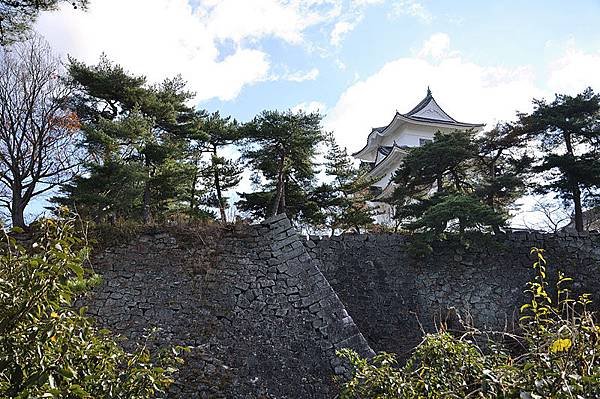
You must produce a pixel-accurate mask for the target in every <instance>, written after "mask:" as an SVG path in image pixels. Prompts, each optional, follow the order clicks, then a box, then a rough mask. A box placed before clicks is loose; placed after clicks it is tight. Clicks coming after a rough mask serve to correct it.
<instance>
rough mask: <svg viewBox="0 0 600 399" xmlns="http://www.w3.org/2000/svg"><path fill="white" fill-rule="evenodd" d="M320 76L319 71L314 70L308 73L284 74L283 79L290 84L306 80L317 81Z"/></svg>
mask: <svg viewBox="0 0 600 399" xmlns="http://www.w3.org/2000/svg"><path fill="white" fill-rule="evenodd" d="M318 76H319V70H318V69H317V68H312V69H311V70H309V71H306V72H302V71H298V72H292V73H287V74H284V75H283V76H282V77H281V79H282V80H289V81H290V82H304V81H305V80H315V79H316V78H317V77H318Z"/></svg>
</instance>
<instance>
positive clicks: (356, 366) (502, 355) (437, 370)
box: [338, 248, 600, 399]
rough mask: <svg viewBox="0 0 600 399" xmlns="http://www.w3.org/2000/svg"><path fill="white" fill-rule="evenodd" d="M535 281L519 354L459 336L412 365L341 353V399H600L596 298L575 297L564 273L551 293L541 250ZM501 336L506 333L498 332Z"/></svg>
mask: <svg viewBox="0 0 600 399" xmlns="http://www.w3.org/2000/svg"><path fill="white" fill-rule="evenodd" d="M532 252H533V253H535V254H536V255H537V261H536V262H535V264H534V269H535V270H536V277H535V279H534V280H533V281H531V282H529V283H528V288H527V290H526V292H527V293H528V294H529V295H530V301H529V303H526V304H524V305H523V306H522V307H521V314H522V316H521V318H520V327H521V329H520V333H519V334H520V335H518V336H517V335H512V334H511V337H512V338H516V339H517V340H518V341H519V343H520V344H521V348H522V349H521V350H520V351H519V353H516V354H515V353H514V351H511V350H510V348H508V347H506V345H503V344H502V343H501V342H500V343H499V342H489V343H488V344H487V347H486V348H485V350H483V349H481V348H480V347H479V346H478V345H477V342H482V341H483V339H484V338H485V337H484V336H483V335H482V336H480V337H478V336H477V333H471V334H465V335H463V336H461V337H454V336H452V335H450V334H449V333H446V332H441V333H437V334H429V335H427V336H425V338H424V340H423V342H422V343H421V344H420V345H419V346H418V347H417V348H416V350H415V353H414V354H413V355H412V357H411V358H410V359H409V360H408V362H407V363H406V365H405V366H403V367H400V366H399V365H398V364H397V362H396V359H395V357H394V355H391V354H387V353H381V354H378V355H376V356H375V357H373V358H372V359H364V358H361V357H360V356H358V355H357V354H356V353H355V352H353V351H351V350H348V349H344V350H341V351H339V352H338V354H339V356H341V357H342V358H344V359H346V360H347V361H348V362H349V363H350V365H351V366H352V367H353V370H354V373H353V376H352V378H351V379H350V380H349V381H347V382H346V383H345V384H344V385H343V387H342V392H341V398H346V399H350V398H361V399H368V398H378V399H390V398H520V399H541V398H598V397H600V360H599V359H598V357H599V356H600V327H598V326H597V325H596V324H595V321H594V315H593V314H592V312H590V310H589V309H588V306H589V304H590V302H591V300H590V298H589V295H587V294H584V295H581V296H579V297H577V298H572V297H571V296H572V293H571V291H570V290H569V289H568V288H567V287H566V285H567V284H568V283H569V282H570V281H571V279H569V278H566V277H565V276H564V275H563V274H562V273H559V278H558V282H557V284H556V290H555V294H554V295H552V294H550V293H549V291H548V290H547V288H548V282H547V278H546V260H545V258H544V252H543V250H541V249H537V248H534V249H533V250H532ZM498 334H502V333H498Z"/></svg>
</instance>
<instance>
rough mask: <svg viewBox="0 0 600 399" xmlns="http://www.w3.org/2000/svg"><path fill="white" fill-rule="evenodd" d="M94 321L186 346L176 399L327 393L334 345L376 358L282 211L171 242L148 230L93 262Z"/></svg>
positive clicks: (338, 369) (337, 366)
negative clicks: (98, 281)
mask: <svg viewBox="0 0 600 399" xmlns="http://www.w3.org/2000/svg"><path fill="white" fill-rule="evenodd" d="M93 265H94V268H95V269H96V271H97V272H98V273H100V274H101V275H102V276H103V277H104V284H103V285H102V286H100V287H99V288H98V289H97V290H96V291H95V292H94V294H93V296H92V297H91V298H89V299H88V300H87V304H88V305H89V311H90V312H91V313H92V314H93V315H96V317H97V318H98V319H99V322H100V323H101V324H102V325H104V326H107V327H109V328H111V329H112V330H114V331H116V332H118V333H120V334H122V335H123V336H125V337H127V338H129V340H128V341H126V342H125V345H133V344H135V343H139V342H141V341H142V340H143V339H144V338H143V336H144V334H145V331H146V329H148V328H152V327H158V328H160V331H159V332H158V333H157V334H156V340H155V342H154V345H156V346H158V347H168V346H171V345H185V346H190V347H191V348H192V350H191V352H190V353H189V354H187V355H186V365H185V366H184V367H183V369H182V370H181V372H180V374H179V375H178V377H177V381H176V383H175V384H174V386H173V387H172V390H171V392H170V396H171V397H180V398H219V397H223V398H225V397H226V398H328V397H335V395H336V392H337V389H336V386H335V383H334V382H333V380H332V376H333V375H334V374H335V373H337V374H342V373H344V372H345V369H344V367H343V365H342V364H341V363H340V362H339V360H338V359H337V358H336V357H335V354H334V352H335V349H339V348H342V347H350V348H353V349H355V350H357V351H358V352H359V353H361V354H362V355H365V356H368V355H372V354H373V351H372V350H371V348H370V347H369V345H368V344H367V342H366V341H365V339H364V338H363V336H362V334H361V333H360V332H359V330H358V328H357V327H356V325H355V324H354V322H353V320H352V318H351V317H350V316H349V315H348V313H347V312H346V310H345V308H344V306H343V304H342V303H341V301H340V300H339V299H338V297H337V295H336V293H335V292H334V291H333V289H332V288H331V286H330V285H329V283H328V282H327V280H326V279H325V278H324V276H323V274H322V273H321V271H320V268H321V267H322V265H321V264H320V262H319V261H318V260H316V259H312V258H311V257H310V256H309V255H308V253H307V251H306V249H305V247H304V245H303V240H302V239H301V238H300V237H299V236H298V235H297V234H296V232H295V230H294V229H292V228H291V225H290V222H289V221H288V220H287V219H286V218H285V216H280V217H276V218H273V219H270V220H267V221H265V222H263V223H262V224H260V225H254V226H243V225H241V226H236V227H235V228H232V229H212V230H208V231H206V232H205V233H204V234H199V235H198V237H196V238H193V239H189V238H188V239H187V240H178V239H176V238H175V237H174V236H172V235H170V234H168V233H158V234H156V233H155V234H147V235H143V236H141V237H139V238H137V239H135V240H134V241H133V242H131V243H129V244H127V245H123V246H121V247H119V248H112V249H108V250H105V251H104V252H102V253H100V254H98V255H97V256H96V257H95V259H94V261H93Z"/></svg>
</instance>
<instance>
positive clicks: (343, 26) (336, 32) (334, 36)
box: [330, 18, 362, 46]
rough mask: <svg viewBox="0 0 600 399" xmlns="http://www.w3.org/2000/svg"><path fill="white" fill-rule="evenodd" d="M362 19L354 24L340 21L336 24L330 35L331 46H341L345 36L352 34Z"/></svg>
mask: <svg viewBox="0 0 600 399" xmlns="http://www.w3.org/2000/svg"><path fill="white" fill-rule="evenodd" d="M361 19H362V18H359V19H357V20H356V21H354V22H349V21H340V22H338V23H336V24H335V26H334V27H333V30H332V31H331V35H330V42H331V44H332V45H334V46H339V45H340V44H341V43H342V39H343V38H344V36H346V35H347V34H348V33H350V32H351V31H352V30H353V29H354V28H355V27H356V25H357V24H358V23H359V22H360V20H361Z"/></svg>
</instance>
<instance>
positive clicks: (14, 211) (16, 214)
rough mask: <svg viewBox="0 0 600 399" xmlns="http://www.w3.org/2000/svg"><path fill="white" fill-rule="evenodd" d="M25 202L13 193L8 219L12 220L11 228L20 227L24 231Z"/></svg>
mask: <svg viewBox="0 0 600 399" xmlns="http://www.w3.org/2000/svg"><path fill="white" fill-rule="evenodd" d="M25 205H26V204H25V202H24V201H23V199H22V198H21V197H20V196H19V195H15V193H14V192H13V200H12V204H11V209H10V217H11V220H12V225H13V227H20V228H22V229H24V228H25V227H27V226H25V217H24V213H25Z"/></svg>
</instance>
